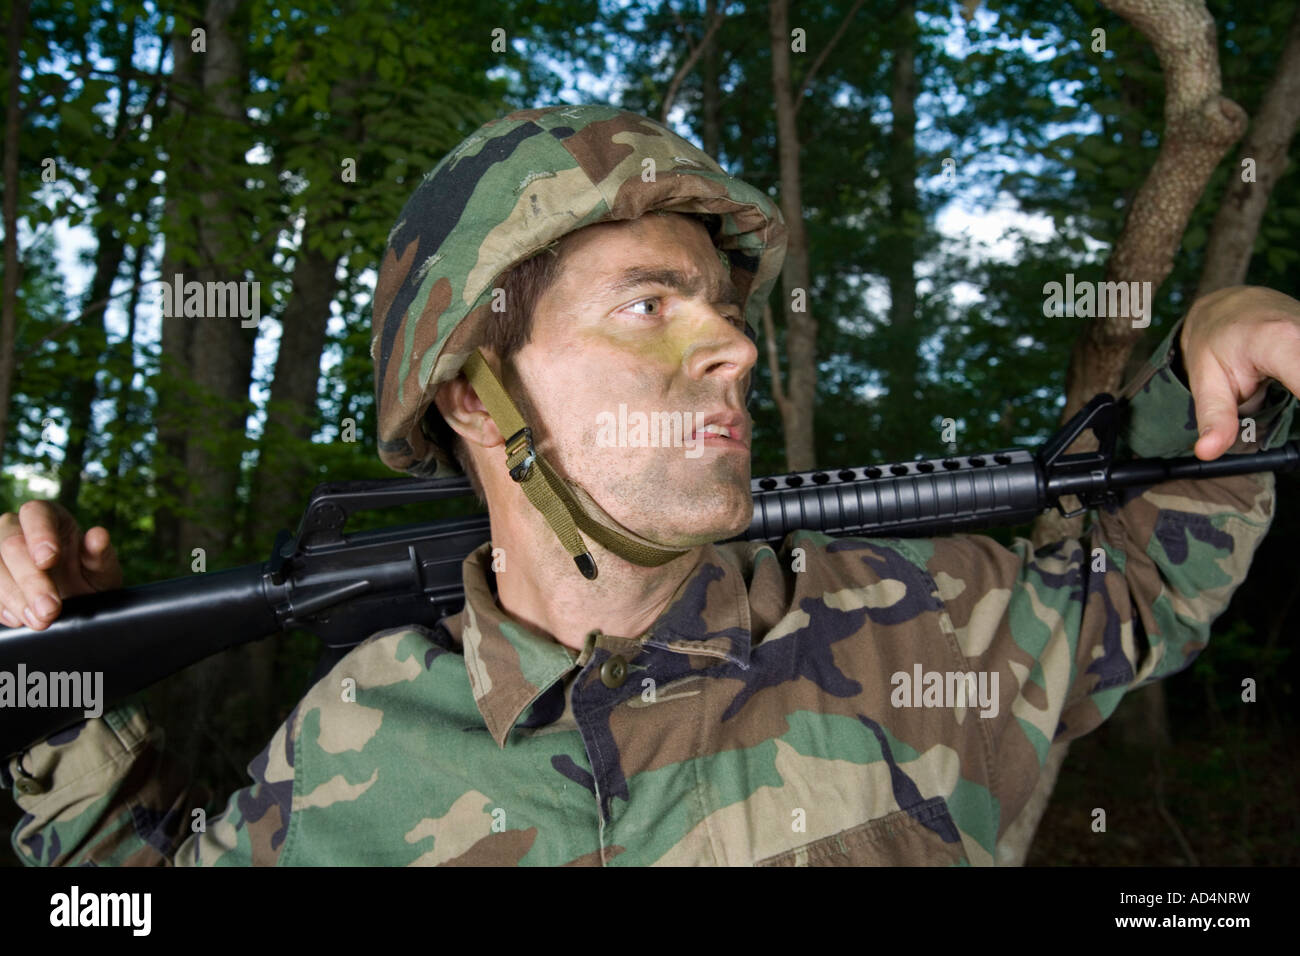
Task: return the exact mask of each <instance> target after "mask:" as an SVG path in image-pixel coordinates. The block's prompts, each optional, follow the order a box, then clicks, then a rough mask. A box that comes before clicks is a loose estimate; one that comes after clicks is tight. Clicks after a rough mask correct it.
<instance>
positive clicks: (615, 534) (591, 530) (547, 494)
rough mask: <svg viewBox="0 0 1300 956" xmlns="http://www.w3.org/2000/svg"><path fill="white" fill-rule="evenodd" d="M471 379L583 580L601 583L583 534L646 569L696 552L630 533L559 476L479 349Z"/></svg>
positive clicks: (470, 363)
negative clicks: (597, 580)
mask: <svg viewBox="0 0 1300 956" xmlns="http://www.w3.org/2000/svg"><path fill="white" fill-rule="evenodd" d="M465 376H466V377H467V378H468V379H469V383H470V385H472V386H473V387H474V391H475V392H477V393H478V397H479V400H480V401H482V402H483V407H484V408H486V409H487V412H488V414H489V415H490V416H492V420H493V421H494V422H495V423H496V426H497V428H498V429H499V430H500V432H501V434H502V435H505V436H508V437H507V438H506V468H507V469H508V470H509V472H510V477H511V478H513V479H514V480H515V481H516V482H517V483H518V484H519V486H520V488H522V489H523V492H524V494H525V495H527V496H528V500H529V501H530V502H532V505H533V507H534V508H536V509H537V510H538V511H540V512H541V513H542V517H543V518H545V519H546V523H547V525H549V526H550V529H551V530H552V531H554V532H555V536H556V537H557V538H559V539H560V544H562V545H563V546H564V550H565V551H567V552H569V555H570V557H572V558H573V562H574V564H576V565H577V566H578V570H579V571H581V572H582V576H583V577H585V578H587V579H588V580H595V578H596V560H595V558H593V557H592V556H591V552H590V551H589V550H588V548H587V544H586V542H585V541H584V540H583V538H582V535H583V534H586V535H587V537H589V538H591V539H592V540H593V541H596V542H597V543H599V544H600V545H601V546H602V547H605V548H607V549H609V550H610V551H612V552H613V553H614V554H616V555H618V556H619V557H620V558H623V559H624V560H626V561H630V562H631V563H633V564H636V565H640V566H641V567H646V568H657V567H659V566H660V565H661V564H667V563H668V562H669V561H671V560H673V559H674V558H679V557H681V556H682V555H683V554H686V553H687V552H689V551H690V550H692V549H691V548H675V547H671V546H669V545H663V544H659V543H658V542H655V541H651V540H650V539H648V538H644V537H642V536H641V535H638V534H636V533H635V532H632V531H629V530H628V529H627V528H624V527H623V526H622V525H620V524H619V523H618V522H617V521H615V520H614V519H613V518H612V517H610V515H609V514H608V513H606V512H605V510H604V509H603V508H601V507H600V506H599V505H598V504H596V502H595V501H593V500H592V498H591V496H590V495H588V494H587V493H586V492H585V491H583V490H582V489H581V488H580V487H578V486H577V485H575V484H573V483H572V482H569V481H566V480H565V479H563V478H561V477H560V476H559V475H558V474H556V472H555V469H554V468H552V467H551V464H550V462H548V461H547V460H546V459H545V458H544V457H542V455H541V454H540V453H538V451H537V449H536V448H534V447H533V432H532V429H530V428H529V427H528V425H527V424H526V423H525V422H524V419H523V416H522V415H520V414H519V410H518V409H517V408H516V407H515V403H514V402H513V401H511V399H510V396H509V395H508V394H507V393H506V390H505V386H503V385H502V384H501V380H500V379H499V378H497V376H496V373H495V372H493V371H492V369H491V368H490V367H489V366H488V364H487V361H486V360H485V359H484V358H483V353H482V352H480V351H479V350H478V349H475V350H474V352H473V354H472V355H470V357H469V358H468V359H467V360H466V362H465Z"/></svg>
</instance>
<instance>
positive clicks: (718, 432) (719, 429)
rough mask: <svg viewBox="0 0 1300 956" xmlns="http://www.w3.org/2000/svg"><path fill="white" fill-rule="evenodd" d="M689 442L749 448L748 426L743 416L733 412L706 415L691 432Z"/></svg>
mask: <svg viewBox="0 0 1300 956" xmlns="http://www.w3.org/2000/svg"><path fill="white" fill-rule="evenodd" d="M691 440H692V441H698V442H701V443H703V444H708V445H713V444H717V445H723V446H726V445H739V446H740V447H741V448H745V449H748V448H749V425H748V422H746V421H745V416H744V415H741V414H738V413H735V412H724V413H719V414H716V415H708V416H706V417H705V418H704V421H703V422H701V423H700V424H699V425H698V426H696V428H695V430H694V431H693V432H691Z"/></svg>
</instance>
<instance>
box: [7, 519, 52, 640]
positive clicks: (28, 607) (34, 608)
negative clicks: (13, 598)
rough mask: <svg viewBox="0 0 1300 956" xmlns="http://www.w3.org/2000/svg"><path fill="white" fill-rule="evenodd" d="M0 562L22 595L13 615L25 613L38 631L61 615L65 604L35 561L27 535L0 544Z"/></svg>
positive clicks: (26, 618) (19, 535) (17, 535)
mask: <svg viewBox="0 0 1300 956" xmlns="http://www.w3.org/2000/svg"><path fill="white" fill-rule="evenodd" d="M0 559H2V560H3V561H4V566H5V570H6V571H7V572H8V573H9V575H10V576H11V577H12V578H13V581H14V584H16V585H17V587H18V590H19V591H20V592H21V596H22V605H23V606H21V607H17V608H14V613H16V614H22V621H23V623H24V624H26V625H27V626H28V627H33V628H37V629H38V630H39V629H40V628H42V627H44V626H45V625H46V624H49V623H50V622H51V621H53V620H54V619H55V618H56V617H58V616H59V610H60V609H61V608H62V604H63V602H62V601H60V600H59V594H58V591H56V590H55V588H54V582H53V581H51V580H50V577H49V575H48V574H45V573H44V572H43V571H41V570H40V569H39V568H37V567H36V564H35V562H34V561H33V560H32V556H31V553H30V544H29V543H28V542H27V540H26V536H25V535H21V534H14V535H10V536H9V537H7V538H5V539H4V540H3V541H0ZM6 603H8V602H6Z"/></svg>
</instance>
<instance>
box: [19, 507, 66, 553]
mask: <svg viewBox="0 0 1300 956" xmlns="http://www.w3.org/2000/svg"><path fill="white" fill-rule="evenodd" d="M56 508H57V506H56V505H53V504H51V503H50V502H48V501H24V502H23V504H22V507H20V508H19V509H18V521H19V523H20V524H21V525H22V529H23V537H24V538H26V539H27V550H28V552H29V553H30V554H31V556H32V561H33V562H35V565H36V567H38V568H41V569H42V570H45V569H49V568H52V567H54V565H55V564H57V563H58V560H59V552H60V551H61V550H62V546H61V545H60V543H59V532H60V531H61V530H62V528H60V522H61V521H62V517H63V516H62V515H61V514H60V513H59V511H58V510H56Z"/></svg>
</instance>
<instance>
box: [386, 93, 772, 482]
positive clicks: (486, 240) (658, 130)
mask: <svg viewBox="0 0 1300 956" xmlns="http://www.w3.org/2000/svg"><path fill="white" fill-rule="evenodd" d="M653 210H663V211H671V212H681V213H688V214H696V215H712V216H716V217H718V221H719V227H718V228H717V229H716V230H715V231H714V236H713V242H714V244H715V245H716V246H717V248H718V249H719V251H720V252H721V253H722V254H724V255H725V257H726V258H727V260H728V262H729V264H730V269H731V277H732V279H733V281H734V282H735V285H736V289H737V291H738V292H739V293H740V296H741V299H742V302H743V306H744V312H745V318H746V320H747V321H748V322H749V324H750V327H751V329H756V328H757V326H758V323H759V320H760V317H761V314H762V309H763V304H764V302H765V301H766V300H767V297H768V294H769V293H770V292H771V289H772V286H773V284H774V283H775V282H776V277H777V275H778V273H779V271H780V268H781V261H782V259H783V258H784V255H785V226H784V223H783V222H782V219H781V214H780V212H779V211H778V209H777V207H776V205H775V204H774V203H773V201H772V200H771V199H770V198H769V197H768V196H767V195H766V194H764V193H763V192H762V191H760V190H758V189H755V188H754V187H752V186H749V185H747V184H746V183H743V182H741V181H740V180H738V179H734V178H732V177H731V176H728V175H727V174H726V173H725V172H723V171H722V168H721V167H720V166H718V164H717V163H716V162H714V161H713V160H712V159H710V158H709V157H708V156H707V155H706V154H705V153H703V152H702V151H701V150H699V149H697V148H696V147H695V146H692V145H691V144H690V143H688V142H687V141H686V140H684V139H682V138H681V137H680V136H677V135H676V134H675V133H673V132H671V131H670V130H668V129H667V128H665V127H664V126H662V125H660V124H659V123H656V122H654V121H653V120H650V119H647V118H646V117H644V116H639V115H637V114H636V113H630V112H627V111H626V110H620V109H617V108H615V107H612V106H595V105H591V106H559V107H550V108H546V109H531V110H520V111H518V112H515V113H511V114H510V115H508V116H505V117H502V118H499V119H496V120H493V121H491V122H489V123H487V124H486V125H484V126H483V127H481V128H480V129H479V130H478V131H476V132H475V133H474V134H473V135H471V136H470V137H469V138H468V139H466V140H465V141H464V142H463V143H461V144H460V146H458V147H457V148H456V149H455V150H453V151H452V152H451V153H450V154H448V155H447V156H446V157H445V158H444V159H443V160H442V161H441V162H440V163H438V165H437V166H436V167H434V169H433V171H432V172H430V173H428V174H427V175H426V176H425V177H424V179H423V181H422V182H421V183H420V185H419V186H418V187H417V188H416V190H415V192H414V194H413V195H412V196H411V198H410V199H409V200H408V201H407V203H406V206H405V208H404V209H403V210H402V213H401V215H400V216H399V217H398V220H397V225H396V226H394V227H393V230H392V232H391V233H389V236H388V247H387V249H386V250H385V253H384V261H383V264H382V266H381V268H380V271H379V280H378V282H377V284H376V288H375V300H374V327H373V331H374V336H373V339H372V341H371V347H370V354H371V357H372V358H373V359H374V362H375V395H376V406H377V408H376V411H377V416H378V445H379V456H380V458H381V459H383V461H384V463H385V464H387V465H388V466H389V467H391V468H393V469H396V470H398V471H406V472H409V473H411V474H413V475H422V476H427V477H439V478H441V477H448V476H451V475H455V474H458V473H459V468H458V466H457V465H456V462H455V458H454V457H453V455H452V453H451V449H450V448H449V447H442V445H444V444H445V443H440V442H439V441H438V440H437V439H435V438H434V437H432V436H430V435H429V434H428V433H427V432H426V429H425V428H424V427H423V419H424V415H425V411H426V410H427V409H428V408H429V406H430V405H431V404H432V403H433V396H434V393H435V392H436V390H437V387H438V386H439V385H440V384H441V383H443V382H445V381H449V380H451V379H453V378H455V377H456V376H457V374H458V373H459V372H460V371H461V369H462V367H463V366H464V365H465V362H466V359H467V358H468V357H469V356H470V355H471V354H473V353H474V352H475V349H476V348H477V347H478V345H479V344H481V341H482V330H483V328H484V326H485V323H486V321H487V320H488V319H489V318H491V317H492V315H493V313H492V312H491V305H492V293H493V288H494V287H495V286H496V284H497V282H498V277H499V276H500V275H501V274H502V273H504V272H506V271H507V270H509V269H510V268H511V267H513V266H515V265H516V264H518V263H520V262H522V261H524V260H525V259H527V258H529V257H530V256H532V255H534V254H536V253H537V252H539V251H540V250H542V249H544V248H546V247H547V246H548V245H550V244H552V243H553V242H555V241H556V240H558V239H560V238H562V237H563V236H565V235H567V234H569V233H571V232H575V231H576V230H578V229H581V228H583V227H585V226H589V225H593V224H595V223H599V222H611V221H617V220H627V219H636V218H638V217H640V216H642V215H644V214H645V213H648V212H650V211H653Z"/></svg>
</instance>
